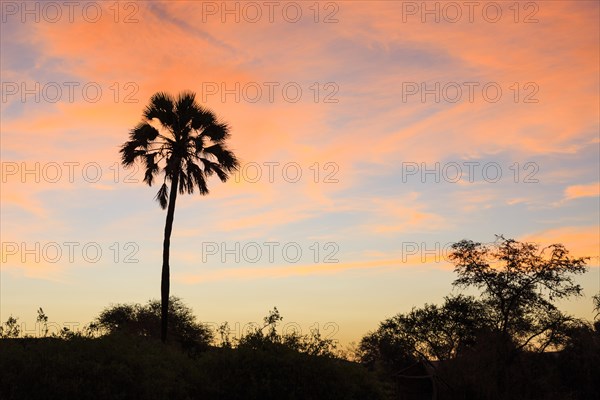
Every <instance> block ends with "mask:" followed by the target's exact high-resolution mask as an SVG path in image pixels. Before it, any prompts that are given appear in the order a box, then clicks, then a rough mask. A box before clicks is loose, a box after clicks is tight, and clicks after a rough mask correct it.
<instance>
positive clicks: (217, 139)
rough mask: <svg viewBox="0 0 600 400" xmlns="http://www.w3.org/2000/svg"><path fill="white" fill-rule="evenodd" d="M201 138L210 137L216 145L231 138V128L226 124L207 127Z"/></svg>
mask: <svg viewBox="0 0 600 400" xmlns="http://www.w3.org/2000/svg"><path fill="white" fill-rule="evenodd" d="M200 136H204V137H208V138H209V139H210V140H212V141H213V142H214V143H221V142H223V141H225V139H227V138H229V126H228V125H227V124H225V123H216V124H210V125H208V126H206V127H205V128H204V129H203V130H202V133H201V134H200Z"/></svg>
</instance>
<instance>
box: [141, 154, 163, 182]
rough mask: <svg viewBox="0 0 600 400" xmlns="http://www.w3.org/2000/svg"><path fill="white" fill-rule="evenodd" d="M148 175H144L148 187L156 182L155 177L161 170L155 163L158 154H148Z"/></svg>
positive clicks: (146, 158)
mask: <svg viewBox="0 0 600 400" xmlns="http://www.w3.org/2000/svg"><path fill="white" fill-rule="evenodd" d="M145 156H146V157H145V160H146V173H145V175H144V182H146V183H147V184H148V186H152V182H153V180H154V176H155V175H156V174H158V172H159V171H160V168H159V166H158V164H157V163H156V162H155V161H154V158H155V157H156V153H146V154H145Z"/></svg>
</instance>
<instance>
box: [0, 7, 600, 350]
mask: <svg viewBox="0 0 600 400" xmlns="http://www.w3.org/2000/svg"><path fill="white" fill-rule="evenodd" d="M1 6H2V23H1V39H0V40H1V54H0V58H1V81H2V88H1V89H2V90H1V96H2V99H1V115H0V117H1V158H2V189H1V201H2V207H1V215H0V218H1V236H2V238H1V242H2V268H1V283H0V289H1V292H0V312H1V315H0V319H1V320H2V321H5V320H6V319H7V318H8V317H9V315H11V314H12V315H14V316H19V317H20V321H21V322H25V323H26V324H27V326H26V329H29V330H33V329H34V321H35V315H36V314H35V311H36V310H37V308H38V307H43V308H44V310H45V311H46V314H48V316H49V318H50V321H53V323H54V324H56V325H57V326H63V325H65V324H71V326H75V327H77V326H79V327H82V326H83V325H84V324H87V323H89V322H90V321H91V320H92V318H93V317H95V316H96V315H97V314H98V312H99V311H101V310H102V309H103V308H104V307H106V306H108V305H109V304H111V303H121V302H145V301H147V300H148V299H150V298H159V297H160V267H161V252H162V239H163V237H162V235H163V229H164V223H165V214H166V213H165V211H164V210H162V209H161V208H160V207H159V205H158V203H157V202H156V201H154V196H155V194H156V191H157V190H158V188H157V187H154V186H153V187H148V186H147V185H145V184H144V183H143V182H141V179H142V177H143V174H142V173H141V172H140V171H137V170H125V169H123V167H121V166H119V160H120V158H119V153H118V150H119V146H120V145H121V144H122V143H123V142H124V141H125V140H127V135H128V132H129V130H130V129H131V128H133V127H134V126H135V125H136V124H137V123H138V122H139V121H140V120H141V116H142V112H143V109H144V107H145V106H146V105H147V104H148V100H149V99H150V97H151V96H152V95H153V94H154V93H156V92H158V91H165V92H168V93H171V94H174V95H175V94H177V93H179V92H180V91H183V90H191V91H194V92H195V93H196V95H197V99H198V101H199V102H200V103H202V104H203V105H205V106H206V107H208V108H210V109H211V110H213V111H214V112H215V113H216V115H217V116H218V117H219V118H220V119H221V120H222V121H226V122H227V123H228V124H229V125H230V127H231V134H232V136H231V139H230V141H229V146H230V148H231V149H232V150H233V151H234V152H235V153H236V155H237V156H238V157H239V159H240V161H241V164H242V168H241V170H240V171H239V173H238V174H237V175H235V176H234V177H232V178H231V180H230V181H229V182H227V183H221V182H220V181H219V180H218V179H214V180H211V181H210V189H211V193H210V195H209V196H200V195H197V194H196V195H186V196H182V197H179V198H178V199H177V207H176V211H175V223H174V231H173V237H172V240H171V243H172V246H171V272H172V278H171V293H172V294H174V295H177V296H179V297H181V298H182V299H183V300H184V302H185V303H186V304H188V305H190V306H191V307H192V308H193V310H194V312H195V314H196V315H197V316H198V318H199V319H200V320H201V321H205V322H210V323H214V324H216V323H221V322H224V321H229V323H230V325H231V326H234V327H236V326H239V327H240V329H241V327H243V326H244V325H245V324H247V323H249V322H260V321H261V319H262V317H263V316H264V315H266V314H267V312H268V310H270V309H272V308H273V307H274V306H277V308H278V309H279V310H280V312H281V314H282V316H283V317H284V320H283V323H284V324H285V323H295V324H298V325H297V326H299V327H301V329H303V330H304V332H306V333H307V332H308V330H309V329H310V328H311V327H315V326H318V327H319V328H320V329H321V331H322V333H324V334H325V336H328V337H332V338H334V339H338V340H340V341H341V342H342V343H348V342H351V341H358V340H360V337H361V336H362V335H364V334H365V333H367V332H368V331H369V330H373V329H375V328H376V327H377V324H378V323H379V322H380V321H382V320H383V319H385V318H388V317H391V316H393V315H395V314H396V313H398V312H406V311H408V310H410V309H411V308H412V307H415V306H422V305H423V304H424V303H439V302H441V301H442V299H443V297H444V296H445V295H448V294H449V293H451V292H452V287H451V283H452V281H453V279H454V274H453V273H452V266H451V265H450V264H449V263H448V262H447V261H446V259H445V257H444V255H445V249H447V247H448V244H449V243H452V242H456V241H458V240H461V239H472V240H475V241H479V242H492V241H494V240H495V234H504V235H505V236H506V237H509V238H514V239H517V240H525V241H534V242H538V243H540V245H542V246H547V245H550V244H552V243H563V244H564V245H565V246H566V247H567V248H568V249H570V250H571V252H572V254H573V255H575V256H589V257H591V259H590V261H589V266H590V269H589V272H588V273H587V274H586V275H584V276H582V277H579V278H578V279H577V281H578V282H579V283H581V285H582V286H583V288H584V293H585V296H584V297H582V298H580V299H577V300H572V301H569V302H567V303H564V304H561V306H562V308H563V309H564V310H566V311H567V312H570V313H572V314H574V315H576V316H578V317H583V318H588V319H590V318H592V301H591V296H592V295H594V294H595V293H597V292H598V291H599V290H600V268H599V264H600V262H599V255H600V254H599V253H600V252H599V248H600V231H599V229H600V228H599V226H600V220H599V219H600V214H599V208H600V204H599V187H600V183H599V181H600V177H599V174H600V172H599V171H600V160H599V154H600V152H599V151H600V140H599V129H600V126H599V125H600V124H599V109H600V108H599V107H600V102H599V90H600V89H599V62H600V60H599V50H598V48H599V43H600V38H599V25H598V19H599V17H600V16H599V9H600V7H599V3H598V2H597V1H543V2H542V1H538V2H525V1H524V2H513V1H510V2H485V1H476V2H460V1H458V2H433V1H432V2H426V3H423V2H420V1H419V2H407V1H405V2H403V1H381V2H377V1H368V2H367V1H365V2H362V1H330V2H328V1H321V2H315V1H307V2H279V1H274V2H263V1H257V2H234V1H231V2H220V1H219V2H200V1H173V2H160V1H148V2H141V1H139V2H121V3H117V2H112V1H107V2H71V3H69V4H68V5H65V4H64V3H63V2H60V1H59V2H50V3H45V2H5V1H3V2H2V3H1ZM98 252H100V253H98ZM236 258H237V259H236ZM328 323H330V324H328ZM77 324H78V325H77ZM289 326H292V325H289Z"/></svg>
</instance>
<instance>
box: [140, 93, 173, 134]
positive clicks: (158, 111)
mask: <svg viewBox="0 0 600 400" xmlns="http://www.w3.org/2000/svg"><path fill="white" fill-rule="evenodd" d="M174 109H175V104H174V102H173V98H172V97H171V95H169V94H168V93H164V92H158V93H155V94H154V95H153V96H152V98H151V99H150V104H149V105H148V106H147V107H146V109H145V110H144V118H146V119H147V120H149V121H151V120H153V119H154V118H156V119H158V120H159V121H160V123H161V125H162V126H163V127H165V128H167V129H169V130H172V128H173V124H174V123H175V112H174Z"/></svg>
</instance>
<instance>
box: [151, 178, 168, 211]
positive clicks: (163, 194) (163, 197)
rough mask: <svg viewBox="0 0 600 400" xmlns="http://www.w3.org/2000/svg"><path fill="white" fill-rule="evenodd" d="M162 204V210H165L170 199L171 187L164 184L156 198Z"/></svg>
mask: <svg viewBox="0 0 600 400" xmlns="http://www.w3.org/2000/svg"><path fill="white" fill-rule="evenodd" d="M154 199H155V200H156V201H158V203H159V204H160V208H162V209H163V210H164V209H165V208H167V200H168V199H169V187H168V186H167V184H166V183H163V184H162V186H161V187H160V189H159V190H158V193H156V197H155V198H154Z"/></svg>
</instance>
